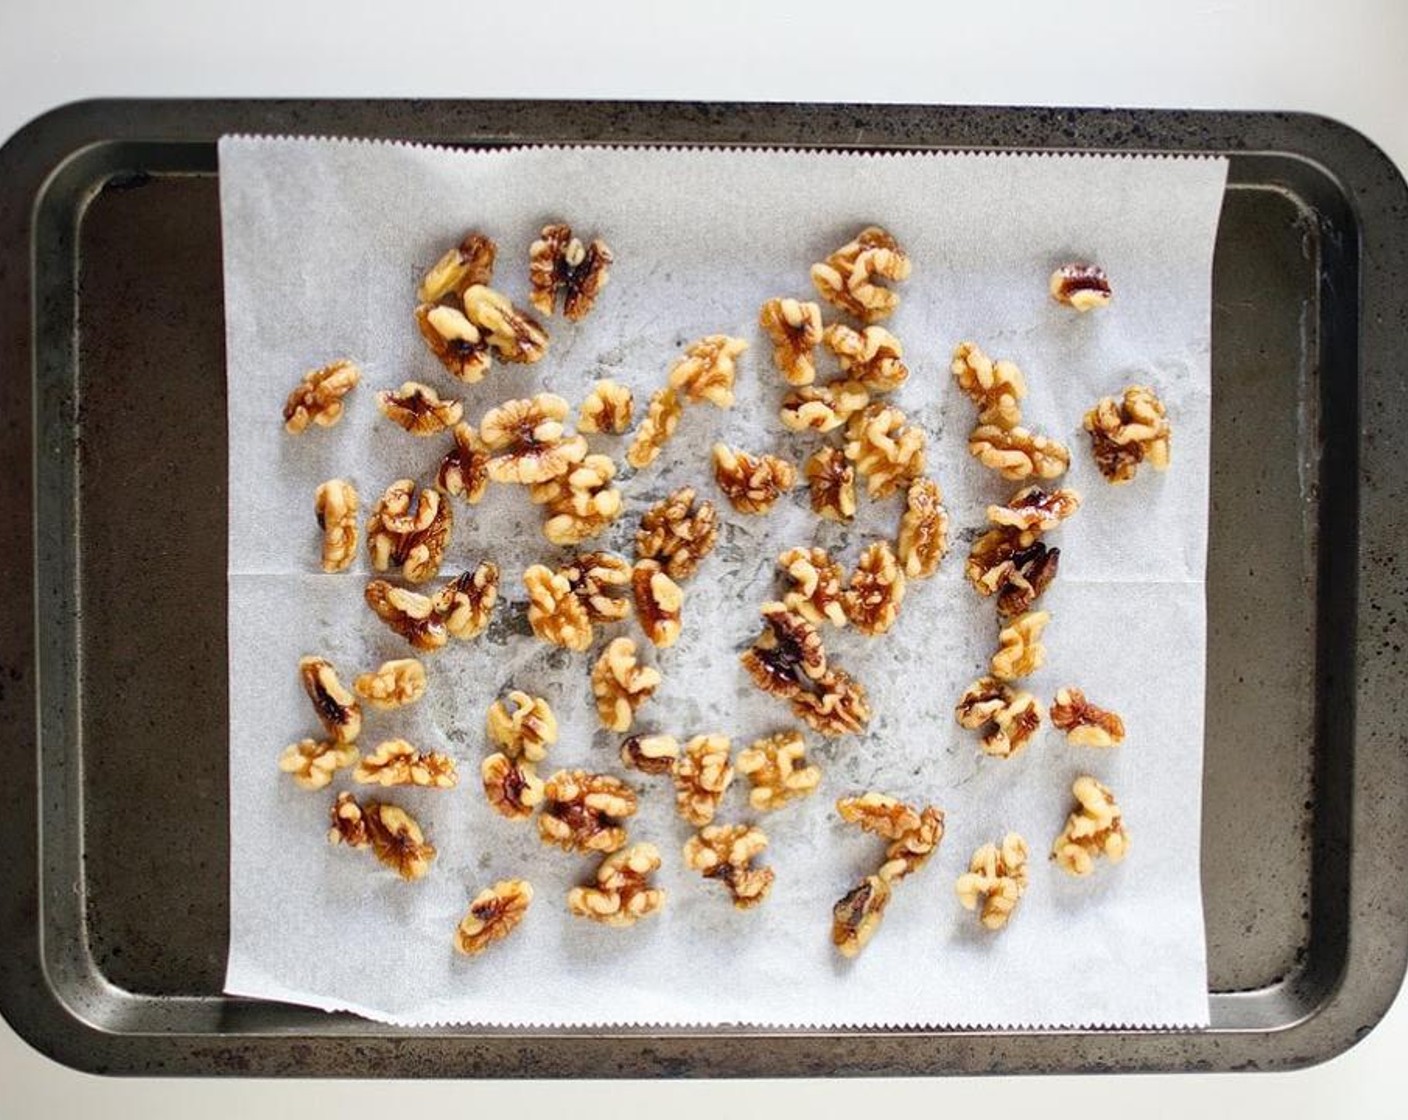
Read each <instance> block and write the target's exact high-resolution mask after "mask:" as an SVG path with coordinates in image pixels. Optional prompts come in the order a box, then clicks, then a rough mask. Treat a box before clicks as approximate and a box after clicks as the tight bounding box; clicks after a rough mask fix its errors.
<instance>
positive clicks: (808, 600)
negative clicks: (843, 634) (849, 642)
mask: <svg viewBox="0 0 1408 1120" xmlns="http://www.w3.org/2000/svg"><path fill="white" fill-rule="evenodd" d="M777 563H778V567H780V568H781V569H782V570H783V571H784V572H786V573H787V576H788V578H789V579H791V581H792V587H791V589H790V590H789V591H788V592H787V594H785V595H784V596H783V597H782V602H783V605H784V606H786V607H787V609H788V610H790V611H794V612H796V613H797V614H799V615H801V616H802V617H803V618H805V619H806V620H807V621H808V622H815V623H822V622H829V623H831V624H832V625H833V626H845V625H846V610H845V607H844V606H843V605H842V595H843V593H842V590H841V583H842V581H843V580H844V579H845V578H846V573H845V572H844V571H843V570H842V568H841V565H840V564H838V563H836V561H834V560H832V559H831V557H830V556H828V555H827V552H826V549H824V548H789V549H788V550H787V551H786V552H784V553H783V554H782V555H781V556H779V557H778V558H777Z"/></svg>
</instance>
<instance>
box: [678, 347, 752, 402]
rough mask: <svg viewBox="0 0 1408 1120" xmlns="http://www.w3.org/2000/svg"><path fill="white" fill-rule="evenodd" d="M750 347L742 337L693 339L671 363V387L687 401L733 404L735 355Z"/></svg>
mask: <svg viewBox="0 0 1408 1120" xmlns="http://www.w3.org/2000/svg"><path fill="white" fill-rule="evenodd" d="M747 349H748V343H746V342H744V341H743V339H741V338H730V337H729V336H728V335H726V334H711V335H707V336H706V337H704V338H701V339H699V340H698V341H697V342H691V343H690V344H689V345H688V346H686V347H685V351H684V355H683V356H682V357H681V358H679V359H678V360H676V362H675V364H674V365H672V366H671V367H670V388H671V389H673V390H675V392H677V393H682V394H684V398H685V400H687V401H694V402H696V403H698V402H700V401H708V402H709V403H710V404H712V405H714V406H715V407H717V408H732V407H733V378H734V373H735V369H734V359H735V358H737V357H738V355H740V354H742V353H743V351H745V350H747Z"/></svg>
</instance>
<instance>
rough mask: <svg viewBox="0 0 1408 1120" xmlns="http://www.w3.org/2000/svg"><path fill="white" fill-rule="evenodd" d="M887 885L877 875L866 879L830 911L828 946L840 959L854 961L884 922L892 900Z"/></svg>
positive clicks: (889, 888)
mask: <svg viewBox="0 0 1408 1120" xmlns="http://www.w3.org/2000/svg"><path fill="white" fill-rule="evenodd" d="M893 894H894V892H893V891H892V889H891V887H890V884H889V883H887V882H885V880H884V879H881V878H880V877H879V876H878V875H867V876H866V877H865V878H864V879H863V880H862V881H861V883H860V885H859V886H858V887H856V888H855V889H853V890H851V891H848V892H847V893H846V894H845V895H844V896H843V897H842V898H841V900H840V901H839V902H837V903H836V905H835V906H834V907H832V910H831V943H832V944H833V945H835V946H836V949H837V951H838V952H839V953H840V954H841V955H842V956H843V957H854V956H856V955H857V954H859V953H860V951H861V950H862V949H864V948H865V947H866V945H868V944H869V943H870V939H871V938H872V937H874V936H875V933H876V931H877V930H879V928H880V923H881V922H882V921H884V918H885V908H886V907H887V906H889V905H890V899H891V898H892V897H893Z"/></svg>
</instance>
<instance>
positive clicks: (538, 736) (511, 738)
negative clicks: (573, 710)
mask: <svg viewBox="0 0 1408 1120" xmlns="http://www.w3.org/2000/svg"><path fill="white" fill-rule="evenodd" d="M508 704H511V705H513V710H512V711H510V710H509V707H508ZM508 704H505V703H504V701H502V700H495V701H494V702H493V703H492V704H490V705H489V714H488V717H487V723H488V730H489V738H490V740H492V741H493V742H494V743H496V744H497V745H498V746H499V747H501V748H503V752H504V754H506V755H508V757H509V758H523V759H526V760H527V761H529V762H541V761H542V760H543V759H544V758H546V757H547V753H548V748H549V747H550V746H552V745H553V744H554V743H556V742H557V717H556V716H555V715H553V713H552V708H551V707H550V706H549V705H548V702H547V701H546V700H544V699H543V698H542V697H541V696H531V695H529V694H528V693H526V692H520V691H519V690H518V689H514V690H513V691H511V692H510V693H509V694H508Z"/></svg>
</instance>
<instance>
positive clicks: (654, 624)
mask: <svg viewBox="0 0 1408 1120" xmlns="http://www.w3.org/2000/svg"><path fill="white" fill-rule="evenodd" d="M631 589H632V591H633V593H634V594H635V600H636V617H637V618H638V619H640V628H641V629H642V630H644V631H645V636H646V637H647V638H649V639H650V643H651V645H653V646H656V647H657V648H659V649H666V648H668V647H669V646H672V645H674V644H675V643H676V642H677V641H679V637H680V612H681V611H682V610H683V609H684V592H683V591H681V590H680V585H679V584H677V583H676V582H675V581H674V580H672V579H671V578H670V577H669V576H667V575H666V574H665V572H664V569H663V568H661V567H660V563H659V562H658V561H656V560H638V561H636V566H635V571H634V573H633V574H632V576H631Z"/></svg>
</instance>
